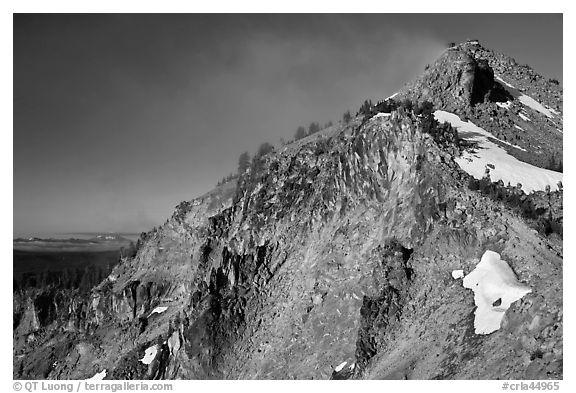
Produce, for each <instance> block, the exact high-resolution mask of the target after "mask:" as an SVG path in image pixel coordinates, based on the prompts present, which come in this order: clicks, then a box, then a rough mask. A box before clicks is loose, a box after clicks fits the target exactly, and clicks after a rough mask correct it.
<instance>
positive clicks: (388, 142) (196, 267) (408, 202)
mask: <svg viewBox="0 0 576 393" xmlns="http://www.w3.org/2000/svg"><path fill="white" fill-rule="evenodd" d="M475 47H478V50H476V51H473V52H472V54H470V51H471V50H472V49H471V48H475ZM477 52H479V53H478V58H477V57H476V53H477ZM486 53H488V54H491V53H492V52H489V51H486V50H485V49H483V48H481V47H479V46H477V45H476V44H472V43H465V44H462V45H460V46H458V47H455V48H450V49H448V51H447V52H446V53H445V54H444V55H443V56H442V58H441V59H440V60H438V63H437V64H435V65H433V66H431V67H430V68H429V69H428V70H426V72H425V73H424V76H423V77H422V78H419V79H418V80H417V81H415V82H414V83H412V84H410V85H408V86H407V87H406V88H405V89H403V90H402V91H401V92H399V94H398V99H399V100H400V99H406V98H409V99H410V100H412V101H414V102H416V103H418V102H423V101H425V100H428V101H431V102H432V103H433V104H434V106H435V108H434V109H437V110H442V111H447V112H452V113H455V114H457V115H459V116H462V117H464V116H468V117H469V118H470V119H482V118H483V117H482V116H481V115H478V114H477V112H479V111H484V109H479V108H483V106H490V107H492V106H493V107H494V108H498V106H497V105H496V104H497V103H502V102H508V101H509V100H512V98H511V93H510V92H509V91H507V90H506V89H505V88H504V87H503V86H502V85H501V84H499V83H498V82H497V81H496V80H495V79H494V78H495V77H494V75H499V76H502V78H509V80H510V82H511V83H514V84H515V86H518V87H521V86H524V85H521V84H520V83H519V82H518V80H517V79H512V76H514V75H516V73H515V72H516V71H514V69H515V67H513V66H512V65H511V66H510V67H509V68H502V67H504V66H500V65H498V64H500V63H498V62H499V61H500V60H498V59H499V58H498V57H494V59H495V60H494V59H492V57H490V56H492V55H490V56H488V55H486ZM482 56H484V57H489V59H488V60H487V61H483V60H482ZM478 59H480V60H478ZM518 78H520V76H519V77H518ZM426 86H427V87H426ZM526 86H528V84H527V85H526ZM543 86H544V88H547V87H548V84H546V83H544V85H543ZM522 88H524V89H526V90H525V91H526V92H529V93H530V94H532V95H533V96H537V95H536V94H534V92H533V91H532V90H530V91H529V90H528V87H522ZM550 89H551V90H553V91H555V90H554V88H553V87H550ZM537 97H538V98H539V99H540V100H541V101H542V102H543V103H544V104H546V105H548V106H549V107H550V108H554V109H555V110H557V111H558V112H559V113H561V110H562V101H561V91H560V95H559V96H554V94H553V93H550V94H548V95H547V94H545V93H542V95H541V96H537ZM547 97H549V98H547ZM395 99H396V98H395ZM514 105H517V103H515V104H514ZM494 110H496V109H494ZM377 112H378V110H375V113H376V114H374V113H370V115H369V116H367V115H365V116H357V117H355V118H353V119H352V120H351V121H350V122H349V123H340V124H338V125H336V126H333V127H330V128H327V129H325V130H322V131H320V132H318V133H316V134H314V135H312V136H309V137H307V138H304V139H302V140H299V141H297V142H295V143H293V144H291V145H287V146H284V147H282V148H281V149H279V150H278V151H275V152H273V153H270V154H267V155H265V156H263V157H261V158H258V159H257V160H256V161H255V162H254V163H253V164H252V166H251V168H250V169H249V170H248V171H247V172H246V173H244V174H243V175H242V176H241V177H240V179H239V180H238V183H237V184H236V183H235V182H234V183H233V182H229V183H226V184H224V185H221V186H219V187H218V188H216V189H215V190H213V191H212V192H210V193H208V194H206V195H204V196H201V197H199V198H196V199H193V200H191V201H188V202H183V203H181V204H180V205H179V206H178V207H177V208H176V210H175V212H174V214H173V216H172V217H171V218H169V219H168V220H167V221H166V223H165V224H164V225H162V226H161V227H159V228H158V229H156V230H154V231H152V232H150V233H148V234H147V235H146V236H145V237H144V238H143V241H142V242H141V244H140V246H139V249H138V251H137V254H136V256H135V257H134V258H129V259H124V260H123V261H122V262H121V263H120V264H118V265H117V266H116V267H115V268H114V270H113V271H112V273H111V274H110V275H109V276H108V277H107V278H106V279H105V280H104V281H103V282H102V283H100V284H99V285H98V286H96V287H95V288H93V290H92V291H91V293H90V294H89V296H82V295H79V294H78V295H74V296H70V295H69V296H68V297H67V298H59V297H56V296H55V297H53V298H48V299H46V301H44V302H39V301H38V299H28V300H24V299H19V302H20V305H19V308H20V309H23V311H22V312H21V313H22V315H23V317H21V318H20V320H19V323H15V329H14V343H15V344H14V345H15V347H14V377H15V378H50V379H52V378H54V379H66V378H68V379H70V378H76V379H84V378H91V377H93V376H97V375H100V376H103V375H105V378H106V379H110V378H111V379H161V378H184V379H187V378H188V379H201V378H228V379H238V378H243V379H253V378H256V379H329V378H333V379H349V378H366V379H440V378H454V379H485V378H493V379H496V378H503V379H549V378H562V375H563V374H562V337H563V333H562V331H563V318H562V258H563V249H562V239H561V237H560V236H558V234H557V233H548V232H546V231H540V232H539V231H538V230H536V229H534V225H533V224H534V223H533V222H532V221H530V219H529V218H527V217H526V215H525V214H523V213H522V211H520V210H518V209H517V208H516V207H515V206H514V205H512V204H511V203H510V202H509V201H510V200H511V198H508V197H507V198H504V197H503V198H497V197H493V196H492V195H491V194H489V193H488V192H483V190H485V189H486V187H482V188H481V189H476V188H474V187H470V183H471V181H472V180H474V179H473V177H472V176H471V175H470V174H468V173H467V172H466V171H464V170H463V169H462V168H461V165H460V164H459V161H458V158H459V155H460V154H464V152H465V149H466V148H469V147H467V146H466V144H465V143H464V146H460V142H458V141H451V142H446V143H444V142H441V141H444V140H445V139H442V138H441V137H439V134H440V133H439V132H437V131H435V130H438V129H439V127H440V125H439V124H438V123H435V122H434V124H433V126H432V128H430V124H429V123H430V122H431V121H432V120H431V119H433V118H431V117H430V116H426V115H422V114H416V113H415V112H414V111H412V110H409V109H406V108H405V107H398V108H397V109H395V110H393V111H392V112H391V113H377ZM482 113H483V112H482ZM498 113H500V112H498ZM530 114H531V115H535V114H534V113H532V112H530ZM429 115H430V114H429ZM495 116H496V117H497V118H500V114H497V115H495ZM555 116H559V115H555ZM513 118H514V119H516V117H514V116H513ZM553 120H554V121H558V119H556V117H554V119H553ZM542 121H543V122H544V123H543V124H545V121H549V120H545V119H543V120H542ZM550 121H552V120H550ZM559 121H561V119H560V120H559ZM534 124H536V123H534ZM558 124H561V123H558ZM478 125H483V123H482V122H480V121H479V123H478ZM496 127H497V126H496V125H494V126H493V128H496ZM486 130H488V131H489V132H492V128H489V127H486ZM540 131H541V133H542V134H550V135H549V138H550V140H551V141H553V143H552V142H551V146H553V148H554V149H558V148H559V151H560V152H561V151H562V150H561V149H562V148H561V138H560V139H558V137H557V136H556V135H555V134H554V132H557V131H554V130H550V129H549V128H546V129H541V130H540ZM495 137H496V136H495ZM496 138H500V137H496ZM558 141H559V143H560V145H558ZM462 142H465V140H462ZM484 180H485V179H484ZM484 180H482V181H484ZM488 184H490V182H489V181H488ZM493 187H499V188H496V189H498V190H500V191H501V192H503V193H504V191H502V190H505V188H504V184H501V185H499V186H493ZM561 192H562V191H561V188H560V190H559V191H556V192H552V191H550V188H548V189H547V190H545V191H540V194H532V196H530V197H528V196H527V195H525V194H524V193H523V192H522V190H521V187H520V188H517V189H514V191H513V192H510V195H513V196H514V197H515V198H516V197H517V198H516V199H518V200H520V199H521V198H524V199H522V201H523V203H527V202H526V201H527V200H528V199H527V198H536V200H537V201H541V200H546V201H547V202H530V203H531V206H538V207H539V209H540V210H538V212H539V213H538V214H540V215H542V214H544V213H546V214H549V215H550V217H552V214H554V215H553V218H554V220H555V221H554V222H558V220H561V215H562V213H561V207H560V208H558V207H557V206H558V203H559V204H560V206H561V201H562V195H561ZM516 199H515V200H516ZM530 200H532V199H530ZM558 201H559V202H558ZM546 203H547V204H546ZM560 223H561V221H560ZM560 225H561V224H560ZM487 250H490V251H494V252H497V253H498V254H500V255H501V256H502V259H503V260H505V261H506V262H507V263H508V264H509V266H510V267H511V268H512V270H513V272H514V274H515V275H516V277H517V279H518V280H519V281H520V282H521V283H523V284H524V285H526V286H528V287H529V288H530V290H531V291H530V293H528V294H526V295H525V296H523V297H522V298H521V299H520V300H518V301H516V302H514V303H512V305H511V306H510V308H509V309H508V310H507V311H506V313H505V315H504V319H503V321H502V325H501V327H500V329H498V330H496V331H494V332H492V333H490V334H477V333H476V332H475V328H474V326H475V302H474V293H473V291H471V290H469V289H466V288H464V287H463V285H462V280H460V279H455V278H453V276H452V272H453V271H455V270H463V271H464V274H468V273H470V272H471V271H472V270H473V269H474V268H475V266H476V264H477V263H478V262H479V261H480V258H481V257H482V256H483V255H484V253H485V252H486V251H487ZM15 301H16V299H15ZM495 306H496V302H495ZM46 310H50V312H49V313H48V314H49V315H50V318H40V317H39V316H41V315H46V314H47V311H46ZM99 373H100V374H99Z"/></svg>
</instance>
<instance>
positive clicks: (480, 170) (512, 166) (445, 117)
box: [434, 111, 562, 193]
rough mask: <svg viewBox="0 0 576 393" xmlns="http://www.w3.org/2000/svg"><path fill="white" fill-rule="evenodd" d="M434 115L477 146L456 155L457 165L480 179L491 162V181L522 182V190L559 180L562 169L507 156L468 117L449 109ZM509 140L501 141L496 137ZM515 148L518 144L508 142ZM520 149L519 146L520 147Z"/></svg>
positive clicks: (552, 186) (553, 185) (553, 186)
mask: <svg viewBox="0 0 576 393" xmlns="http://www.w3.org/2000/svg"><path fill="white" fill-rule="evenodd" d="M434 117H435V118H436V120H438V121H439V122H441V123H442V122H448V123H450V124H451V125H452V126H453V127H455V128H456V129H457V130H458V133H459V134H460V136H461V137H463V138H465V139H467V140H468V141H472V142H475V143H476V144H477V146H478V148H477V149H476V150H474V151H465V152H463V153H462V156H460V157H456V162H457V163H458V165H459V166H460V167H461V168H462V169H463V170H464V171H465V172H467V173H468V174H470V175H472V176H473V177H474V178H476V179H482V178H483V177H484V175H485V173H486V167H487V166H488V164H491V166H494V168H492V169H491V170H490V178H491V180H492V181H493V182H496V181H498V180H502V181H503V182H504V184H508V183H510V184H512V185H516V184H518V183H521V184H522V190H523V191H524V192H526V193H530V192H532V191H538V190H542V191H543V190H545V189H546V186H550V189H551V190H557V189H558V182H559V181H562V173H560V172H555V171H551V170H548V169H543V168H539V167H536V166H534V165H530V164H528V163H525V162H523V161H520V160H518V159H517V158H515V157H513V156H511V155H510V154H508V152H506V150H505V149H504V148H502V147H501V146H499V145H497V144H496V143H494V142H492V141H491V139H494V140H498V141H500V140H499V139H497V138H495V137H494V136H493V135H492V134H490V133H489V132H488V131H486V130H484V129H483V128H480V127H478V126H476V125H475V124H474V123H472V122H470V121H467V122H465V121H462V120H460V118H459V117H458V116H457V115H455V114H453V113H450V112H445V111H436V112H434ZM500 142H503V143H506V144H509V143H508V142H505V141H500ZM512 146H514V147H516V148H520V147H519V146H515V145H512ZM520 149H522V148H520Z"/></svg>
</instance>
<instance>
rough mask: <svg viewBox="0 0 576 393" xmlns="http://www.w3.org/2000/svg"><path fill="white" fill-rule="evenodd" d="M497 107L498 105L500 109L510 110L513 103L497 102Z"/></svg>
mask: <svg viewBox="0 0 576 393" xmlns="http://www.w3.org/2000/svg"><path fill="white" fill-rule="evenodd" d="M496 105H498V106H499V107H500V108H504V109H510V107H511V106H512V101H506V102H497V103H496Z"/></svg>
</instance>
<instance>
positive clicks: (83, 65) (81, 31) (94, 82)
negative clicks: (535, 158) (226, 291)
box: [14, 14, 562, 236]
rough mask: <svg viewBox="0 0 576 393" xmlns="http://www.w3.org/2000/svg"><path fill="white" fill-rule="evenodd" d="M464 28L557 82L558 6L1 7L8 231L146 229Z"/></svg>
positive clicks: (389, 84) (421, 62) (407, 70)
mask: <svg viewBox="0 0 576 393" xmlns="http://www.w3.org/2000/svg"><path fill="white" fill-rule="evenodd" d="M467 38H476V39H479V40H480V42H481V43H482V44H483V45H484V46H485V47H488V48H492V49H495V50H497V51H501V52H504V53H506V54H508V55H510V56H512V57H514V58H515V59H516V60H517V61H518V62H519V63H521V64H523V63H528V64H530V65H531V66H532V67H533V68H534V69H535V70H536V71H537V72H539V73H541V74H543V75H544V76H546V77H555V78H557V79H558V80H560V81H562V16H561V15H491V14H480V15H456V14H452V15H416V14H413V15H389V14H388V15H386V14H379V15H60V16H59V15H16V16H15V17H14V234H15V235H16V236H20V235H34V234H49V233H62V232H75V231H142V230H148V229H150V228H151V227H152V226H154V225H158V224H161V223H162V222H164V221H165V219H166V218H167V217H168V216H169V215H170V214H171V212H172V209H173V208H174V206H175V205H176V204H178V203H179V202H180V201H182V200H190V199H192V198H193V197H196V196H199V195H201V194H203V193H204V192H206V191H208V190H210V189H211V188H212V187H213V186H214V185H215V184H216V182H217V181H218V179H219V178H221V177H223V176H225V175H226V174H227V173H230V172H232V171H234V170H235V169H236V167H237V159H238V156H239V155H240V153H242V152H243V151H249V152H250V153H253V152H254V151H255V150H256V149H257V147H258V145H259V144H260V143H262V142H264V141H268V142H271V143H273V144H278V141H279V140H280V138H281V137H283V138H284V139H290V138H291V137H292V135H293V134H294V131H295V130H296V128H297V127H298V126H299V125H305V126H306V125H308V124H309V123H310V122H312V121H319V122H321V123H325V122H327V121H329V120H332V121H334V122H335V121H338V120H339V119H340V118H341V115H342V113H343V112H344V111H345V110H346V109H351V110H357V108H358V107H359V106H360V104H361V102H362V101H363V100H364V99H367V98H371V99H373V100H375V99H379V98H385V97H387V96H389V95H391V94H393V93H394V92H395V91H396V90H397V89H399V88H400V87H402V85H403V84H404V83H405V82H407V81H408V80H410V79H412V78H414V77H415V76H416V75H418V74H420V73H421V72H422V71H423V68H424V66H425V65H426V64H427V63H431V62H433V61H434V59H435V58H436V57H437V56H438V54H439V53H440V52H441V51H442V50H443V49H444V48H445V45H446V43H447V42H450V41H455V42H460V41H463V40H465V39H467Z"/></svg>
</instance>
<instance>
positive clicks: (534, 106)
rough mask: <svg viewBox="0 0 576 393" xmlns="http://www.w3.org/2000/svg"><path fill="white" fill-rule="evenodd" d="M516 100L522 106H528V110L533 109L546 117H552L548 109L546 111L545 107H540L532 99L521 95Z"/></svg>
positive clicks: (539, 104)
mask: <svg viewBox="0 0 576 393" xmlns="http://www.w3.org/2000/svg"><path fill="white" fill-rule="evenodd" d="M518 99H519V100H520V102H521V103H523V104H524V105H526V106H529V107H530V108H532V109H534V110H535V111H537V112H540V113H542V114H544V115H546V117H554V116H553V115H552V113H551V112H550V111H549V110H548V109H546V107H544V105H542V104H541V103H539V102H538V101H536V100H535V99H534V98H532V97H530V96H527V95H525V94H521V95H520V96H518Z"/></svg>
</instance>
